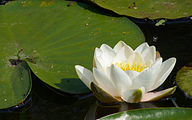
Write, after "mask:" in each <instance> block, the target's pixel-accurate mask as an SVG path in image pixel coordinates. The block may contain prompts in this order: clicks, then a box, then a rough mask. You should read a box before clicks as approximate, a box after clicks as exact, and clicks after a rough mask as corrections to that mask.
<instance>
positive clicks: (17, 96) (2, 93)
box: [0, 56, 32, 109]
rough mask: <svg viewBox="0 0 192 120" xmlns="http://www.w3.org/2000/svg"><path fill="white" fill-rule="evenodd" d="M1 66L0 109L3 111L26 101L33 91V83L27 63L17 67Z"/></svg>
mask: <svg viewBox="0 0 192 120" xmlns="http://www.w3.org/2000/svg"><path fill="white" fill-rule="evenodd" d="M2 57H3V56H1V58H2ZM4 57H5V56H4ZM0 66H1V69H0V76H1V81H0V86H1V87H0V109H3V108H8V107H12V106H15V105H18V104H20V103H21V102H22V101H24V100H25V99H26V98H27V96H28V94H29V93H30V91H31V87H32V83H31V75H30V69H29V67H28V65H27V63H26V62H25V61H22V62H21V63H19V64H17V65H16V66H10V65H9V64H8V63H7V64H6V63H3V62H0Z"/></svg>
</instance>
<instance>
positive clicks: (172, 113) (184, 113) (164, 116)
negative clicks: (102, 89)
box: [98, 108, 192, 120]
mask: <svg viewBox="0 0 192 120" xmlns="http://www.w3.org/2000/svg"><path fill="white" fill-rule="evenodd" d="M191 113H192V109H191V108H148V109H138V110H130V111H125V112H120V113H115V114H112V115H108V116H106V117H102V118H100V119H98V120H114V119H119V120H190V119H191Z"/></svg>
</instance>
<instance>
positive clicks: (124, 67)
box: [115, 62, 145, 72]
mask: <svg viewBox="0 0 192 120" xmlns="http://www.w3.org/2000/svg"><path fill="white" fill-rule="evenodd" d="M130 64H131V63H130V62H128V63H127V64H125V62H122V63H120V64H119V63H115V65H116V66H117V67H119V68H121V69H122V70H123V71H126V70H133V71H137V72H141V71H142V70H143V69H145V65H142V63H140V64H139V65H137V62H134V63H133V65H132V66H131V65H130Z"/></svg>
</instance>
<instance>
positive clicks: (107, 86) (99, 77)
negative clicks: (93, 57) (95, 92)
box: [93, 68, 120, 96]
mask: <svg viewBox="0 0 192 120" xmlns="http://www.w3.org/2000/svg"><path fill="white" fill-rule="evenodd" d="M93 76H94V78H95V80H96V84H97V85H98V86H99V87H101V88H102V89H103V90H104V91H106V92H108V93H109V94H111V95H113V96H120V95H119V94H118V93H117V90H116V88H115V86H114V84H113V82H112V81H111V80H110V79H109V78H107V76H106V75H105V74H104V73H102V72H101V71H99V70H97V69H96V68H93Z"/></svg>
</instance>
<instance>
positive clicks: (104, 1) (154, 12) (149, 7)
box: [87, 0, 192, 19]
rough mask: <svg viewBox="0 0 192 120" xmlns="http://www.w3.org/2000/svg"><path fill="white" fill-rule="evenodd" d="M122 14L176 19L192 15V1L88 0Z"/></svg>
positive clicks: (136, 16)
mask: <svg viewBox="0 0 192 120" xmlns="http://www.w3.org/2000/svg"><path fill="white" fill-rule="evenodd" d="M87 1H92V2H93V3H95V4H97V5H99V6H101V7H103V8H106V9H109V10H112V11H114V12H116V13H118V14H120V15H126V16H131V17H135V18H149V19H157V18H167V19H176V18H182V17H188V16H191V15H192V9H191V4H192V1H190V0H187V1H180V0H87Z"/></svg>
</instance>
